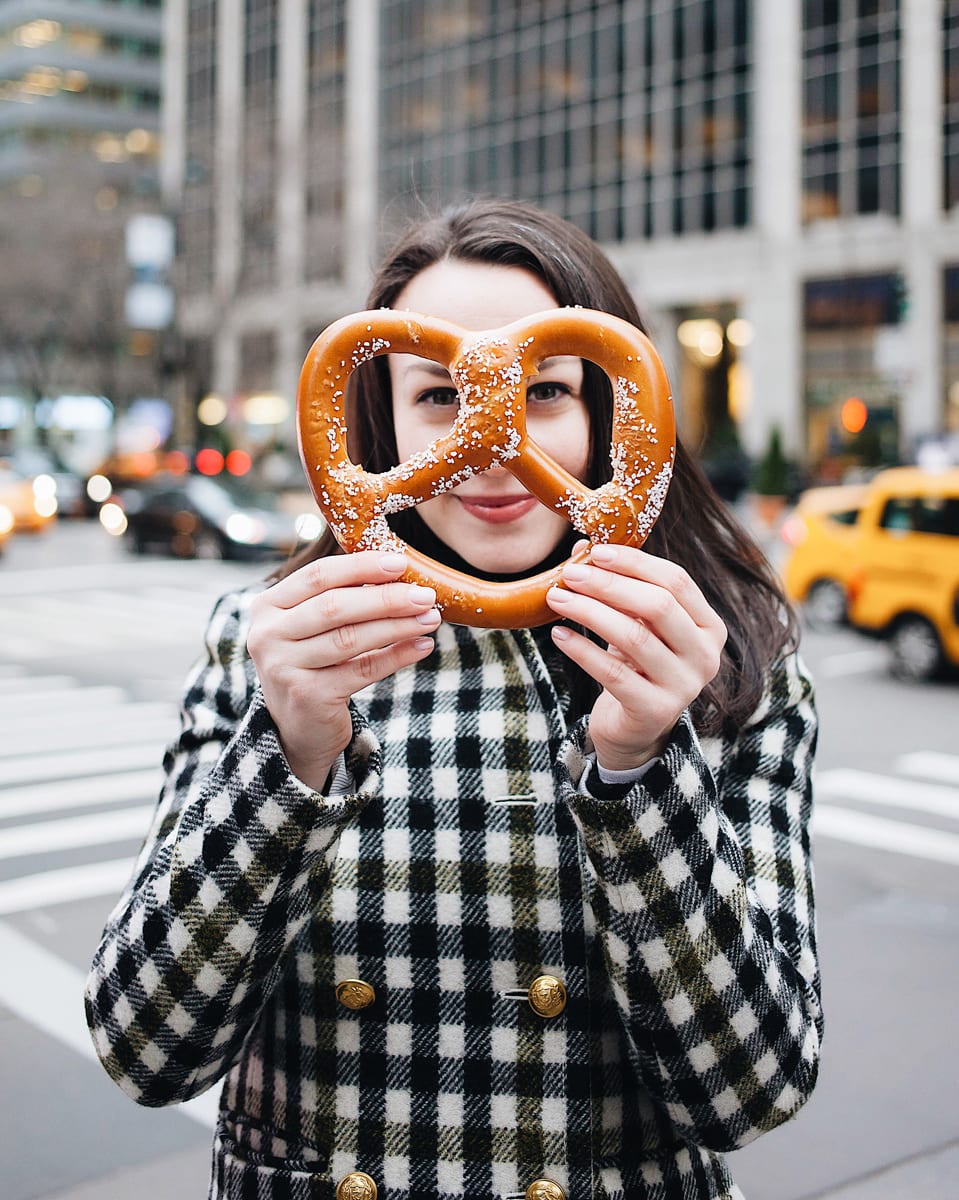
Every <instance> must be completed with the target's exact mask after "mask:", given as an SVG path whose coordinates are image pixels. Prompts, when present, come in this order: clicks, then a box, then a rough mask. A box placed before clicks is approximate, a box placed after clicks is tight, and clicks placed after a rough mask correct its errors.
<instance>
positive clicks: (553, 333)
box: [297, 308, 675, 629]
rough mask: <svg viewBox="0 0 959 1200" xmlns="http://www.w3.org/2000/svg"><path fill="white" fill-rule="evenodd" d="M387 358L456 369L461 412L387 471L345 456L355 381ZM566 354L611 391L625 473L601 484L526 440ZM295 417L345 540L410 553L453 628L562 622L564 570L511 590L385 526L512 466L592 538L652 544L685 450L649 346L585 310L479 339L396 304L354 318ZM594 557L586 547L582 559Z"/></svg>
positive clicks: (330, 517) (546, 316)
mask: <svg viewBox="0 0 959 1200" xmlns="http://www.w3.org/2000/svg"><path fill="white" fill-rule="evenodd" d="M387 353H396V354H415V355H418V356H419V357H420V358H427V359H430V360H432V361H433V362H437V363H441V364H442V365H443V366H445V367H447V368H448V369H449V372H450V376H451V378H452V380H453V384H454V386H455V387H456V390H457V392H458V393H459V412H458V415H457V417H456V420H455V421H454V422H453V424H452V426H451V427H450V430H449V432H448V433H446V434H444V435H443V436H442V437H438V438H437V439H436V440H435V441H433V442H431V443H430V445H429V446H428V447H427V448H426V449H425V450H422V451H420V452H419V453H417V454H414V455H413V456H412V457H411V458H409V459H408V460H407V461H406V462H403V463H400V464H399V466H397V467H393V468H392V469H391V470H389V471H384V472H383V473H381V474H378V475H376V474H370V473H369V472H366V471H364V470H363V469H362V468H361V467H359V466H357V465H356V464H355V463H354V462H352V461H351V460H350V458H349V454H348V452H347V443H346V438H347V429H346V384H347V380H348V379H349V376H350V375H351V374H352V372H353V371H354V370H356V368H357V367H358V366H359V365H360V363H362V362H365V361H367V360H369V359H371V358H373V357H375V356H376V355H379V354H387ZM555 355H575V356H577V357H580V358H585V359H589V360H591V361H592V362H594V363H596V364H597V365H598V366H599V367H601V368H602V369H603V370H604V371H605V372H606V374H607V375H608V376H609V379H610V382H611V383H612V385H613V394H614V413H613V432H612V443H611V448H610V462H611V466H612V471H613V477H612V479H611V480H610V481H609V482H608V483H605V484H603V485H602V487H599V488H596V489H595V490H591V489H590V488H588V487H586V485H585V484H583V483H581V482H580V481H579V480H578V479H576V478H575V477H574V476H572V475H570V474H569V472H567V471H565V470H564V469H563V468H562V467H561V466H559V464H558V463H556V462H554V461H553V459H552V458H550V457H549V455H548V454H546V453H545V452H544V451H543V450H542V449H541V448H540V447H539V446H538V445H537V444H536V442H534V441H533V440H532V439H531V438H530V437H529V436H528V435H527V432H526V384H527V380H528V379H530V377H532V376H534V375H535V374H536V373H537V369H538V367H539V364H540V363H541V362H543V361H544V360H545V359H547V358H550V357H553V356H555ZM297 420H298V426H299V439H300V454H301V457H302V459H303V465H304V467H305V468H306V473H307V476H308V478H309V481H310V487H311V488H312V490H313V494H314V496H315V497H316V502H317V504H318V506H319V508H320V511H321V512H322V514H323V515H324V517H325V518H326V520H327V522H328V523H329V526H330V529H331V531H332V533H333V536H334V537H335V538H336V540H337V542H339V544H340V546H342V548H343V549H344V550H348V551H353V550H362V549H396V550H402V551H403V552H404V553H405V554H406V555H407V557H408V559H409V562H410V567H409V570H408V571H407V573H406V575H405V576H404V578H407V579H410V580H413V581H415V582H417V583H422V584H426V585H428V586H430V587H434V588H435V589H436V602H437V605H438V607H439V609H440V611H441V612H442V613H443V616H444V617H445V618H446V619H447V620H449V621H452V622H454V623H455V624H459V625H474V626H483V627H487V628H496V629H519V628H529V627H532V626H534V625H542V624H545V623H546V622H548V621H552V620H555V614H554V613H553V611H552V610H551V609H550V608H549V606H548V605H547V603H546V593H547V592H548V590H549V589H550V587H552V586H553V585H554V584H556V583H558V582H559V579H560V576H561V574H562V569H563V568H562V566H559V567H556V568H554V569H553V570H550V571H544V572H542V573H541V574H539V575H535V576H532V577H530V578H528V579H521V580H517V581H516V582H511V583H501V582H487V581H485V580H481V579H476V578H473V577H472V576H470V575H464V574H463V573H461V572H459V571H454V570H453V569H452V568H450V567H447V566H444V565H443V564H442V563H439V562H435V561H434V560H433V559H430V558H427V557H426V556H425V555H423V554H420V553H419V552H418V551H416V550H413V549H412V548H410V547H408V546H407V545H406V544H405V543H404V542H402V541H401V540H400V539H399V537H397V535H396V534H394V533H393V531H392V530H391V529H390V527H389V525H388V524H387V517H388V516H389V514H390V513H396V512H399V511H400V510H401V509H404V508H409V507H410V506H411V505H414V504H418V503H420V502H421V501H423V500H427V499H429V498H430V497H431V496H438V495H440V494H441V493H442V492H446V491H449V489H450V488H454V487H456V485H457V484H459V483H462V482H463V481H464V480H466V479H470V478H471V477H472V476H473V475H477V474H479V473H480V472H483V471H487V470H489V468H490V467H493V466H502V467H504V468H505V469H506V470H507V471H509V472H510V473H511V474H512V475H515V476H516V478H517V479H518V480H519V481H520V482H521V483H522V484H523V485H524V487H525V488H526V489H527V490H528V491H529V492H530V493H531V494H532V495H534V496H536V497H537V498H538V499H539V500H541V501H542V503H543V504H546V505H548V506H549V507H550V508H552V509H554V510H555V511H556V512H557V513H560V514H561V515H562V516H564V517H566V518H567V520H569V522H570V523H571V524H572V525H573V527H574V528H575V529H577V530H579V531H580V532H581V533H582V534H584V535H585V536H586V537H588V538H589V539H590V541H591V542H619V543H624V544H629V545H633V546H640V545H642V543H643V542H644V541H645V540H646V538H647V536H648V535H649V532H650V530H651V529H652V527H653V525H654V524H655V522H656V518H657V517H658V516H659V514H660V512H661V510H662V507H663V502H664V501H665V499H666V490H667V488H668V487H669V480H670V477H671V475H672V469H673V456H674V453H675V426H674V422H673V410H672V402H671V397H670V390H669V381H668V379H667V378H666V371H665V369H664V367H663V364H662V362H661V361H660V358H659V356H658V355H657V353H656V351H655V350H654V349H653V346H652V344H651V342H650V341H649V339H648V338H646V337H645V336H644V335H643V334H642V333H640V331H639V330H638V329H636V328H635V326H633V325H630V324H629V323H628V322H626V321H622V320H620V319H619V318H617V317H612V316H609V315H607V314H606V313H599V312H593V311H592V310H589V309H581V308H564V309H555V310H552V311H550V312H543V313H537V314H535V315H534V316H530V317H525V318H523V319H522V320H519V321H516V322H514V323H513V324H512V325H505V326H503V327H502V328H501V329H492V330H486V331H485V332H481V333H475V332H471V331H469V330H466V329H461V328H460V327H459V326H457V325H453V324H452V323H450V322H448V321H443V320H440V319H438V318H433V317H424V316H420V315H419V314H417V313H411V312H399V311H395V310H393V309H379V310H376V311H371V312H364V313H357V314H354V315H353V316H348V317H344V318H342V320H339V321H336V322H334V324H332V325H331V326H329V328H328V329H326V330H325V332H323V333H322V334H320V336H319V337H318V338H317V340H316V341H315V342H314V343H313V346H312V348H311V349H310V352H309V354H308V355H307V358H306V362H305V363H304V365H303V370H302V373H301V375H300V386H299V392H298V396H297ZM587 554H588V547H586V548H583V549H581V550H579V551H578V552H576V553H575V554H574V555H573V556H572V558H573V559H575V560H579V559H583V558H585V557H586V555H587ZM563 565H565V564H563Z"/></svg>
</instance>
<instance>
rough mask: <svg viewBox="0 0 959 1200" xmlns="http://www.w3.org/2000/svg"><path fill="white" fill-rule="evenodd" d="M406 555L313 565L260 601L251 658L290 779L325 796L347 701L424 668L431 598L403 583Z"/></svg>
mask: <svg viewBox="0 0 959 1200" xmlns="http://www.w3.org/2000/svg"><path fill="white" fill-rule="evenodd" d="M406 567H407V561H406V558H405V557H404V556H403V555H402V554H396V553H393V552H392V551H388V552H383V551H376V550H366V551H361V552H359V553H356V554H345V555H335V556H333V557H330V558H321V559H317V560H316V561H314V562H310V563H307V564H306V565H305V566H303V567H300V569H299V570H298V571H294V572H293V573H292V574H291V575H288V576H287V577H286V578H285V579H281V580H280V582H279V583H276V584H274V585H273V586H272V587H270V588H268V589H267V590H266V591H265V592H262V593H261V594H260V595H258V596H257V597H256V598H255V600H254V602H253V605H252V608H251V626H250V632H249V635H248V637H247V648H248V649H249V652H250V657H251V658H252V659H253V662H254V663H255V665H256V669H257V674H258V676H259V679H260V685H261V687H262V689H263V697H264V700H265V701H266V706H267V708H268V709H269V710H270V715H271V716H272V717H273V720H274V722H275V723H276V727H277V729H278V731H279V735H280V743H281V745H282V746H283V751H284V753H285V754H286V757H287V761H288V762H289V764H290V768H291V770H292V771H293V773H294V775H296V776H297V778H298V779H300V780H302V781H303V782H304V783H305V784H307V785H308V786H310V787H313V788H315V789H316V790H318V791H319V790H321V789H322V788H323V787H324V785H325V783H326V779H327V777H328V775H329V772H330V768H331V767H332V766H333V764H334V763H335V762H336V759H337V757H338V756H339V755H340V754H341V753H342V751H343V750H345V749H346V747H347V746H348V745H349V741H350V737H351V736H352V721H351V719H350V713H349V707H348V706H349V700H350V697H351V696H353V695H354V693H356V692H358V691H361V690H362V689H363V688H364V687H366V686H367V685H368V684H370V683H374V682H376V681H377V680H380V679H385V678H386V677H387V676H388V675H392V674H393V673H394V672H396V671H398V670H399V669H400V668H401V667H405V666H409V665H410V664H411V663H414V662H417V661H418V660H419V659H422V658H425V657H426V655H427V654H429V652H430V651H431V650H432V648H433V639H432V638H431V637H428V636H424V635H426V634H430V633H433V632H435V630H436V628H437V626H438V625H439V623H440V614H439V612H438V611H437V610H436V609H435V608H434V607H433V605H434V604H435V601H436V593H435V592H434V591H433V589H432V588H425V587H419V586H417V585H416V584H411V583H400V582H398V578H399V576H400V575H401V574H402V573H403V571H405V570H406Z"/></svg>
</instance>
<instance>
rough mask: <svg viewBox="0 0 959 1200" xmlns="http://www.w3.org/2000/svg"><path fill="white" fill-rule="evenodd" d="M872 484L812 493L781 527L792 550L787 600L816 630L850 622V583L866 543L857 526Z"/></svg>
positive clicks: (812, 490)
mask: <svg viewBox="0 0 959 1200" xmlns="http://www.w3.org/2000/svg"><path fill="white" fill-rule="evenodd" d="M868 491H869V488H868V485H867V484H848V485H839V486H836V487H817V488H810V489H809V490H808V491H805V492H803V493H802V495H801V496H800V497H799V500H798V502H797V504H796V507H795V509H794V510H793V511H792V513H791V514H790V515H789V516H788V517H787V518H786V520H785V521H784V522H783V524H782V526H781V527H780V531H779V533H780V537H781V538H782V539H783V541H784V542H785V543H786V545H787V546H788V552H787V555H786V559H785V562H784V564H783V568H782V575H783V583H784V586H785V589H786V595H787V596H788V597H789V599H790V600H792V601H794V603H796V604H801V605H802V606H803V611H804V613H805V615H806V616H807V617H808V619H809V620H810V622H811V623H812V624H813V625H833V624H840V623H841V622H842V621H844V620H845V618H846V607H847V597H848V589H849V580H850V578H851V576H852V574H853V571H854V570H855V565H856V560H855V556H854V549H855V547H856V545H857V543H858V542H859V540H860V530H859V528H858V525H857V522H858V519H859V512H860V509H861V508H862V505H863V503H864V501H865V499H866V496H867V494H868Z"/></svg>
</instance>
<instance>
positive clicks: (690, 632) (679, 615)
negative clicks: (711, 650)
mask: <svg viewBox="0 0 959 1200" xmlns="http://www.w3.org/2000/svg"><path fill="white" fill-rule="evenodd" d="M563 583H564V585H565V588H566V589H568V590H569V591H570V592H573V593H574V594H576V595H579V596H583V597H589V598H590V599H593V600H595V601H597V602H599V603H600V604H602V605H603V606H604V607H606V608H608V609H610V610H611V611H612V612H616V613H620V614H624V615H625V616H626V617H627V619H628V620H630V621H634V622H635V621H641V622H643V624H644V625H647V626H648V627H649V628H651V629H654V630H655V631H656V634H657V636H658V637H660V638H661V639H662V640H663V641H664V642H665V643H666V644H667V645H668V646H669V647H670V648H671V649H673V650H676V651H677V652H678V651H679V650H680V648H681V647H683V646H685V645H687V644H688V643H689V642H690V641H691V640H692V639H693V638H695V637H696V636H697V635H698V634H699V632H700V626H698V625H697V624H696V622H695V621H694V620H693V618H692V617H691V616H690V615H689V612H688V611H687V610H686V609H685V608H684V607H683V606H682V605H681V604H680V603H679V601H678V600H677V599H676V597H675V596H674V595H673V594H672V592H670V591H668V590H667V589H666V588H664V587H660V586H658V585H657V584H652V583H647V582H646V581H645V580H643V579H637V578H635V577H633V576H625V575H619V574H617V573H616V572H614V571H606V570H603V569H601V568H599V567H591V566H589V565H588V564H586V563H571V564H570V565H568V566H566V567H565V568H564V569H563ZM563 611H564V612H565V611H567V610H566V609H564V610H563ZM588 611H592V610H588ZM574 619H578V618H574ZM586 623H587V624H589V628H590V629H592V630H593V631H594V632H595V633H599V634H600V636H601V637H604V638H605V639H606V641H615V640H616V639H615V638H614V637H610V636H609V634H608V633H606V632H603V631H601V630H599V629H596V628H595V626H594V625H593V624H592V621H589V622H586Z"/></svg>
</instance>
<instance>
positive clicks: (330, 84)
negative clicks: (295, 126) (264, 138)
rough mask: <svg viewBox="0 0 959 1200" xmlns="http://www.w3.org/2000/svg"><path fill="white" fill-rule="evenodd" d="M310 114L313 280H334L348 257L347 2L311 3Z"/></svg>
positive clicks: (309, 267)
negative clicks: (345, 244)
mask: <svg viewBox="0 0 959 1200" xmlns="http://www.w3.org/2000/svg"><path fill="white" fill-rule="evenodd" d="M308 36H309V41H308V51H307V53H308V59H307V71H308V79H307V89H308V91H307V116H306V123H307V129H306V248H305V258H306V261H305V263H304V273H305V277H306V278H307V279H331V278H335V277H336V276H337V275H338V274H339V272H340V267H341V262H342V257H343V182H344V176H343V172H344V157H345V148H344V145H343V126H344V103H343V102H344V93H345V88H346V79H345V74H344V70H345V60H346V3H345V0H310V6H309V35H308Z"/></svg>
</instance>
